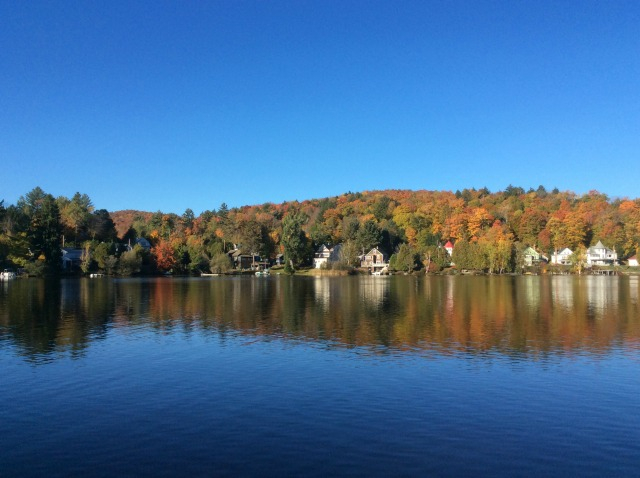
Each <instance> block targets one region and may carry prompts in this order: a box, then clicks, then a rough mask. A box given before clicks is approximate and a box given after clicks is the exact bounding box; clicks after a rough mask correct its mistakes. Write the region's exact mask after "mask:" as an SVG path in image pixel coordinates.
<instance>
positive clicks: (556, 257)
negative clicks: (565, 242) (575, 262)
mask: <svg viewBox="0 0 640 478" xmlns="http://www.w3.org/2000/svg"><path fill="white" fill-rule="evenodd" d="M571 254H573V251H572V250H571V249H569V248H568V247H565V248H564V249H562V250H561V251H560V252H558V251H555V252H554V253H553V254H552V255H551V263H552V264H558V265H562V266H566V265H569V264H571V261H570V260H569V258H570V257H571Z"/></svg>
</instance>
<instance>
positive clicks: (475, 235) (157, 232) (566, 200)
mask: <svg viewBox="0 0 640 478" xmlns="http://www.w3.org/2000/svg"><path fill="white" fill-rule="evenodd" d="M291 211H296V212H297V213H299V214H301V216H302V217H303V219H302V220H303V222H304V224H303V229H304V231H305V233H306V235H307V238H308V239H309V240H310V243H312V244H313V245H314V246H316V245H319V244H323V243H327V244H336V243H340V242H345V241H359V245H360V248H362V247H367V246H368V245H370V244H371V243H372V242H376V241H375V239H378V241H377V242H379V243H380V244H379V245H381V246H382V247H385V248H386V249H387V250H388V252H389V253H392V252H393V250H394V249H396V248H397V247H398V245H399V244H401V243H407V244H409V245H411V246H413V247H415V248H416V249H418V250H419V249H420V248H421V247H425V246H427V245H429V244H433V243H438V242H444V241H447V240H452V241H453V242H456V241H460V240H464V241H468V242H493V243H496V242H498V241H499V240H506V241H508V242H509V243H512V244H515V245H518V244H520V245H530V246H533V247H535V248H537V249H539V250H541V251H551V250H553V249H554V248H564V247H569V248H572V249H573V248H575V247H577V246H579V245H583V246H589V245H591V244H592V243H595V242H597V241H598V240H601V241H602V242H603V243H604V244H605V245H607V247H610V248H615V249H616V250H617V251H618V253H619V254H620V256H621V257H628V256H630V255H633V254H635V253H636V251H637V249H638V247H639V245H640V199H615V200H611V199H610V198H608V197H607V195H605V194H602V193H599V192H597V191H591V192H589V193H587V194H584V195H577V194H576V193H573V192H570V191H564V192H561V191H558V190H557V189H554V190H553V191H547V190H546V189H545V188H544V187H542V186H540V187H539V188H537V189H535V190H534V189H530V190H528V191H526V190H524V189H523V188H520V187H513V186H509V187H507V188H506V189H505V190H504V191H498V192H493V193H492V192H490V191H488V190H487V189H486V188H483V189H478V190H476V189H464V190H462V191H456V192H455V193H454V192H451V191H426V190H420V191H409V190H384V191H365V192H361V193H346V194H343V195H341V196H336V197H329V198H323V199H311V200H305V201H302V202H298V201H294V202H285V203H282V204H272V203H265V204H262V205H255V206H244V207H240V208H233V209H227V208H226V206H225V205H224V204H223V205H221V206H220V207H219V208H218V209H212V210H210V211H205V212H204V213H202V214H201V215H200V216H199V217H194V215H193V213H192V212H191V211H190V210H187V211H186V212H185V214H183V215H182V216H178V215H175V214H162V213H160V212H157V213H153V214H151V213H148V212H145V213H141V212H137V211H118V212H114V213H112V214H111V216H112V218H113V219H114V222H116V226H117V229H118V235H119V236H120V237H122V234H124V233H125V232H126V230H127V229H128V228H129V226H133V227H134V229H135V230H136V231H137V232H138V233H139V234H141V235H142V234H146V235H147V236H151V237H152V238H154V237H156V238H157V237H169V236H171V237H176V234H186V236H196V237H198V240H197V241H195V239H192V240H191V241H192V242H203V243H204V244H211V243H212V242H213V241H216V240H219V241H222V242H224V243H228V242H231V243H240V244H244V245H245V246H246V247H252V248H256V249H259V250H262V252H263V253H265V254H267V255H273V254H276V253H278V252H281V234H282V220H283V218H284V217H285V216H286V215H287V214H288V213H289V212H291ZM367 234H368V235H369V236H370V239H369V240H366V239H364V236H366V235H367ZM359 236H360V239H359V240H358V237H359ZM185 241H187V239H186V238H185Z"/></svg>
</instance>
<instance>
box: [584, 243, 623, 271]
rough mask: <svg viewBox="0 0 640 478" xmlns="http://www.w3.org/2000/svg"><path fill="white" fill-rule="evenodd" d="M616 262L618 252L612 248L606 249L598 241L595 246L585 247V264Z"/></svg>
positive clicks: (599, 264) (594, 264) (611, 263)
mask: <svg viewBox="0 0 640 478" xmlns="http://www.w3.org/2000/svg"><path fill="white" fill-rule="evenodd" d="M617 263H618V254H617V253H616V251H614V250H612V249H608V248H607V247H605V246H604V245H603V244H602V241H598V243H597V244H596V245H595V246H591V247H590V248H589V249H587V266H609V265H615V264H617Z"/></svg>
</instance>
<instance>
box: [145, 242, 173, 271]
mask: <svg viewBox="0 0 640 478" xmlns="http://www.w3.org/2000/svg"><path fill="white" fill-rule="evenodd" d="M151 254H152V255H153V257H155V261H156V266H157V268H158V269H159V270H161V271H169V270H171V269H173V267H174V266H175V265H176V263H177V260H176V253H175V250H174V249H173V246H172V245H171V243H170V242H169V241H168V240H166V239H160V240H159V241H158V242H157V243H156V245H155V246H154V247H153V248H152V249H151Z"/></svg>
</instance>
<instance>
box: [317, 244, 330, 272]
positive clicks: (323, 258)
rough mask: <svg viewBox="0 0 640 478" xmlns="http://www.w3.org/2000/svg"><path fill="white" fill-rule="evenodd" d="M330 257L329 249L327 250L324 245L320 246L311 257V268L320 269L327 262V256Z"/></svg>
mask: <svg viewBox="0 0 640 478" xmlns="http://www.w3.org/2000/svg"><path fill="white" fill-rule="evenodd" d="M330 255H331V249H329V248H328V247H327V246H326V245H324V244H322V245H321V246H320V247H319V248H318V250H317V251H316V253H315V254H314V255H313V267H314V268H315V269H320V267H322V265H323V264H326V263H327V261H328V260H329V256H330Z"/></svg>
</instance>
